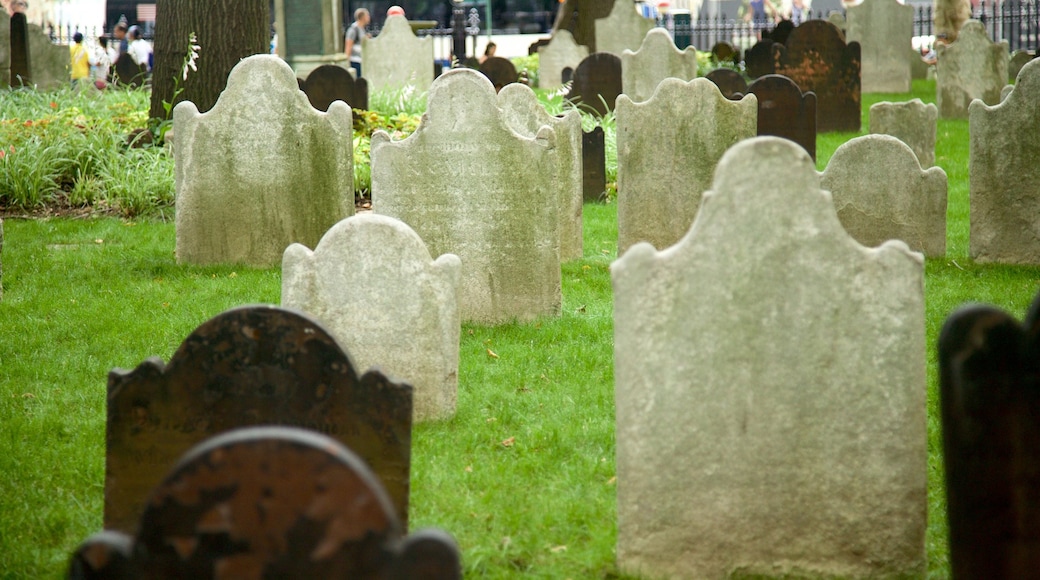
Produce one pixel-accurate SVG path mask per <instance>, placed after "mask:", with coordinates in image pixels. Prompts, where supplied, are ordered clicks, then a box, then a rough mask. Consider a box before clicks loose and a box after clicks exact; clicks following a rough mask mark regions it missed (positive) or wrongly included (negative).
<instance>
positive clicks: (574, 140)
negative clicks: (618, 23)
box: [498, 84, 584, 262]
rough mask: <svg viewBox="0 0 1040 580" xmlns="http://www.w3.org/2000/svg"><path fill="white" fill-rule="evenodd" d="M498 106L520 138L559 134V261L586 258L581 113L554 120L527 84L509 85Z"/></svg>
mask: <svg viewBox="0 0 1040 580" xmlns="http://www.w3.org/2000/svg"><path fill="white" fill-rule="evenodd" d="M498 107H499V108H500V109H501V110H502V117H503V119H505V121H506V125H508V126H509V128H510V129H511V130H513V131H514V132H516V133H517V134H519V135H522V136H524V137H527V138H531V139H533V138H534V137H536V136H537V135H538V131H539V130H540V129H541V128H542V127H545V126H548V127H552V129H553V131H554V132H555V133H556V153H555V157H556V163H557V166H556V175H557V178H556V182H555V183H554V184H553V186H554V188H555V189H556V192H557V195H558V197H559V206H558V209H557V215H558V217H559V220H560V259H561V260H562V261H564V262H566V261H569V260H577V259H580V258H581V257H582V256H583V240H582V202H583V201H584V200H583V196H582V166H581V162H582V153H581V146H582V145H581V143H582V141H581V139H582V130H581V114H580V113H578V112H577V111H574V110H570V111H568V112H567V113H566V114H564V115H562V116H559V117H554V116H552V115H550V114H549V113H547V112H546V111H545V107H544V106H542V104H541V102H539V100H538V97H537V96H536V95H535V94H534V91H532V90H531V89H530V88H528V87H526V86H524V85H520V84H517V85H510V86H508V87H506V88H503V89H502V91H501V92H499V93H498Z"/></svg>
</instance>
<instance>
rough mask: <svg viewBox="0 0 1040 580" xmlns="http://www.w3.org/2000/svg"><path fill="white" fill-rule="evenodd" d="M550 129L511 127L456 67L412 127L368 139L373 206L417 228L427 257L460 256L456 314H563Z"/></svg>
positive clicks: (491, 317)
mask: <svg viewBox="0 0 1040 580" xmlns="http://www.w3.org/2000/svg"><path fill="white" fill-rule="evenodd" d="M555 141H556V136H555V134H554V132H553V130H552V129H550V128H549V127H542V128H541V129H540V130H539V131H538V135H537V136H536V137H535V138H533V139H532V138H527V137H523V136H521V135H518V134H516V133H515V132H514V131H512V130H511V129H509V127H508V126H507V125H506V122H505V120H504V119H503V118H502V112H501V110H499V108H498V106H497V103H496V96H495V88H494V87H493V86H491V81H489V80H487V77H485V76H484V75H482V74H480V73H479V72H477V71H474V70H470V69H454V70H451V71H448V72H446V73H444V74H443V75H441V77H440V78H438V79H437V80H436V81H434V83H433V85H432V86H431V87H430V93H429V106H428V108H427V111H426V114H425V115H424V116H423V119H422V121H421V122H420V124H419V127H418V128H417V129H416V131H415V132H414V133H412V134H411V135H410V136H408V138H406V139H404V140H402V141H396V142H395V141H391V140H390V137H389V135H387V134H386V133H384V132H382V131H379V132H376V133H375V134H374V135H373V136H372V208H373V210H374V211H375V212H377V213H380V214H383V215H388V216H391V217H395V218H397V219H399V220H401V221H403V222H405V223H406V224H408V225H409V226H411V228H412V229H414V230H415V232H416V233H418V234H419V237H421V238H422V240H423V241H424V242H426V246H427V247H428V248H429V249H430V253H431V254H432V255H439V254H446V253H451V254H455V255H457V256H459V258H461V259H462V282H461V296H462V298H461V301H462V319H463V321H469V322H477V323H481V324H499V323H504V322H509V321H512V320H532V319H534V318H537V317H539V316H556V315H559V313H560V307H561V300H562V298H561V289H560V284H561V281H560V234H559V219H558V213H559V203H558V202H559V196H558V194H557V189H556V186H555V180H556V160H555V158H554V155H555V154H556V153H555Z"/></svg>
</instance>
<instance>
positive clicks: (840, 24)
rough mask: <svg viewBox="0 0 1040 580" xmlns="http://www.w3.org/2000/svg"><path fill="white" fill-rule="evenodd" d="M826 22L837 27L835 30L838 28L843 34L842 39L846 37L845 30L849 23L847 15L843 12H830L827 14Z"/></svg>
mask: <svg viewBox="0 0 1040 580" xmlns="http://www.w3.org/2000/svg"><path fill="white" fill-rule="evenodd" d="M826 20H827V22H830V23H831V24H833V25H834V26H835V28H837V29H838V30H839V31H840V32H841V34H842V37H844V35H845V28H846V26H848V23H847V22H846V21H845V15H844V14H842V13H841V12H838V11H837V10H831V11H830V12H828V13H827V18H826Z"/></svg>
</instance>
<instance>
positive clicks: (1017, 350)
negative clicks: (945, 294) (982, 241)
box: [939, 296, 1040, 578]
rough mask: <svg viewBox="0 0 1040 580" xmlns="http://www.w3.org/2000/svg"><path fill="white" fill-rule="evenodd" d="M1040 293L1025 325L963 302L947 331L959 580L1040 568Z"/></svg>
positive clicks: (951, 503)
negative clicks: (1039, 364)
mask: <svg viewBox="0 0 1040 580" xmlns="http://www.w3.org/2000/svg"><path fill="white" fill-rule="evenodd" d="M1038 331H1040V296H1038V297H1037V298H1034V299H1033V303H1032V304H1031V305H1030V307H1029V310H1028V312H1027V313H1026V316H1025V320H1024V321H1023V323H1019V322H1018V321H1017V320H1016V319H1015V318H1014V317H1012V316H1011V315H1009V314H1007V313H1005V312H1003V311H1001V310H999V309H997V308H995V307H993V306H981V305H974V306H968V307H963V308H961V309H959V310H958V311H956V312H954V313H953V314H951V315H950V317H949V318H947V319H946V323H945V324H944V325H943V329H942V332H941V333H940V334H939V407H940V409H941V411H940V413H941V416H942V434H943V464H944V465H945V470H946V517H947V521H948V522H949V528H950V568H951V572H952V577H953V578H1032V577H1034V576H1036V571H1037V570H1040V369H1038V367H1037V361H1038V360H1040V336H1038Z"/></svg>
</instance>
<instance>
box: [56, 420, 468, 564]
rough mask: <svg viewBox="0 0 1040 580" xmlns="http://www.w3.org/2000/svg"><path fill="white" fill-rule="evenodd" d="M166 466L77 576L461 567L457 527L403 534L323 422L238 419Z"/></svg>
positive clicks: (86, 545) (83, 560) (385, 500)
mask: <svg viewBox="0 0 1040 580" xmlns="http://www.w3.org/2000/svg"><path fill="white" fill-rule="evenodd" d="M167 469H168V472H166V475H165V477H164V478H163V479H162V481H161V482H159V481H158V480H157V482H156V483H157V485H156V486H155V487H154V488H153V489H152V490H151V493H150V495H149V499H148V503H147V505H145V506H144V509H143V513H142V514H141V516H140V520H139V523H138V522H136V521H135V522H134V526H133V527H136V528H137V529H138V532H137V533H136V534H135V536H134V537H131V536H129V535H127V534H125V533H121V532H114V531H104V532H101V533H99V534H95V535H94V536H91V537H90V538H88V539H87V540H86V541H84V542H83V543H82V544H80V547H79V549H77V551H76V553H75V554H73V557H72V561H71V562H70V567H69V577H70V578H75V579H82V580H86V579H88V578H91V579H106V580H129V579H132V578H193V577H200V578H433V579H444V580H449V579H457V578H461V577H462V570H461V565H460V564H461V562H460V556H459V551H458V546H457V545H456V544H455V541H454V540H453V539H452V538H451V536H450V535H448V534H446V533H444V532H442V531H439V530H423V531H420V532H417V533H415V534H412V535H411V536H408V537H405V530H404V526H403V525H402V523H401V520H400V518H398V517H397V515H396V514H395V513H394V509H395V508H394V504H393V503H392V500H391V498H390V497H389V496H388V495H387V492H386V490H385V489H384V487H383V485H382V484H381V482H380V481H379V478H378V475H377V474H375V473H373V472H372V471H371V470H370V469H369V468H368V467H367V466H366V465H365V463H364V461H363V460H362V458H360V457H358V455H356V454H355V453H354V452H352V451H351V450H350V449H348V448H347V447H344V446H343V445H341V443H340V442H339V441H336V440H335V439H332V438H329V437H326V436H324V435H321V434H320V433H314V432H311V431H307V430H304V429H294V428H288V427H253V428H244V429H236V430H234V431H231V432H229V433H225V434H224V435H221V436H218V437H214V438H211V439H209V440H207V441H204V442H202V443H200V444H198V445H195V446H194V447H192V448H191V449H190V450H189V451H188V452H187V453H185V454H184V456H183V457H182V458H181V459H180V461H178V462H177V464H176V466H174V465H173V464H171V465H170V466H168V467H167Z"/></svg>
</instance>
